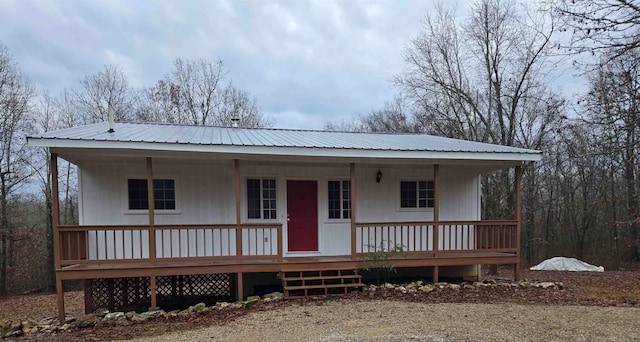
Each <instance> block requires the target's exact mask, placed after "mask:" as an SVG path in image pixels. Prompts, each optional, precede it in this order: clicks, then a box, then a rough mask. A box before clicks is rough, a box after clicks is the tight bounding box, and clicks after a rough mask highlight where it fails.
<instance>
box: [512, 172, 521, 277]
mask: <svg viewBox="0 0 640 342" xmlns="http://www.w3.org/2000/svg"><path fill="white" fill-rule="evenodd" d="M515 171H516V177H515V178H516V179H515V196H516V200H515V202H516V203H515V205H516V208H515V209H516V255H517V256H518V263H517V264H515V265H514V267H513V279H514V280H515V281H518V280H520V228H521V224H520V221H521V220H522V213H521V210H520V196H521V194H520V192H521V191H520V188H521V185H520V183H521V182H522V166H521V165H518V166H516V170H515Z"/></svg>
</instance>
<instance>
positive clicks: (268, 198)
mask: <svg viewBox="0 0 640 342" xmlns="http://www.w3.org/2000/svg"><path fill="white" fill-rule="evenodd" d="M276 212H277V210H276V180H275V179H247V218H250V219H275V218H276Z"/></svg>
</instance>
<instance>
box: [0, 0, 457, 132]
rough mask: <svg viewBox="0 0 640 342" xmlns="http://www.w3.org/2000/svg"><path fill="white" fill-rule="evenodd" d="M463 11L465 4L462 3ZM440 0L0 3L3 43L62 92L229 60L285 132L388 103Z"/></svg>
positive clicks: (146, 79)
mask: <svg viewBox="0 0 640 342" xmlns="http://www.w3.org/2000/svg"><path fill="white" fill-rule="evenodd" d="M455 2H456V3H457V4H456V7H457V12H458V14H459V15H464V14H465V13H467V12H468V7H469V5H468V2H467V1H464V0H460V1H455ZM434 8H435V1H418V0H416V1H413V0H400V1H393V0H390V1H352V0H349V1H330V0H317V1H304V0H301V1H293V0H292V1H258V0H255V1H231V0H229V1H167V0H164V1H153V2H152V1H117V0H108V1H77V0H65V1H61V0H60V1H25V0H0V23H1V24H0V42H1V43H2V44H4V45H6V46H7V47H8V48H9V50H10V51H11V52H12V53H13V55H14V57H15V58H16V60H17V61H18V62H19V64H20V65H21V67H22V68H23V70H24V71H25V72H26V73H27V75H28V76H29V77H30V78H31V80H32V81H34V83H35V84H36V85H37V87H38V88H39V89H48V90H49V91H50V92H51V93H52V94H54V95H55V94H57V93H58V92H59V91H60V90H62V89H63V88H70V87H76V86H77V85H78V81H79V80H80V79H82V78H83V77H84V76H86V75H89V74H93V73H96V72H98V71H100V70H102V68H103V66H104V65H105V64H117V65H119V66H120V67H121V68H122V70H123V71H124V72H125V74H126V75H127V77H128V80H129V82H130V84H131V85H132V86H133V87H136V88H140V87H145V86H149V85H152V84H154V83H155V82H157V81H158V80H159V79H161V78H162V77H163V76H164V75H165V74H166V73H168V72H169V71H170V70H171V63H172V61H173V60H174V59H175V58H177V57H183V58H189V59H197V58H209V59H216V58H219V59H222V60H223V61H224V64H225V66H226V68H227V69H228V70H229V77H230V78H231V79H232V81H233V83H234V84H235V85H236V86H238V87H240V88H242V89H245V90H247V91H249V92H250V93H251V94H252V95H254V96H255V97H256V99H257V101H258V105H259V106H260V108H261V109H262V110H263V112H265V113H266V114H267V115H269V116H271V117H273V118H274V119H275V120H276V126H277V127H284V128H312V129H321V128H322V127H323V126H324V124H325V123H326V122H327V121H329V120H332V121H334V120H340V119H342V118H346V117H349V116H354V115H361V114H366V113H368V112H370V111H371V109H376V108H380V107H382V105H383V104H384V102H385V101H390V100H391V99H392V98H393V95H394V94H395V93H396V90H395V89H394V88H393V85H392V83H391V80H392V78H393V75H394V74H396V73H398V72H399V71H401V70H402V68H403V66H404V65H405V64H404V62H403V59H402V55H403V50H404V48H405V47H406V46H407V45H408V44H409V43H410V41H411V39H413V38H415V37H416V36H417V35H418V33H419V32H420V29H421V23H422V20H423V19H424V17H425V16H426V15H427V14H428V13H429V12H433V11H434Z"/></svg>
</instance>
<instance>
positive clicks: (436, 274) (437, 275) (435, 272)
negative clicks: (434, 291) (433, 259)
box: [433, 265, 440, 284]
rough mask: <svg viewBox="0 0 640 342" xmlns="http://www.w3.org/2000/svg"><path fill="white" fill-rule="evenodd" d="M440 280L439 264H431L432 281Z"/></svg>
mask: <svg viewBox="0 0 640 342" xmlns="http://www.w3.org/2000/svg"><path fill="white" fill-rule="evenodd" d="M438 282H440V266H438V265H435V266H433V283H434V284H435V283H438Z"/></svg>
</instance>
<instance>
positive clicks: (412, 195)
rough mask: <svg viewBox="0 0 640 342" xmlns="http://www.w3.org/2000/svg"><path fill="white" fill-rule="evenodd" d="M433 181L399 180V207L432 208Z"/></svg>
mask: <svg viewBox="0 0 640 342" xmlns="http://www.w3.org/2000/svg"><path fill="white" fill-rule="evenodd" d="M434 189H435V186H434V183H433V181H402V182H400V208H433V198H434V192H435V190H434Z"/></svg>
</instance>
